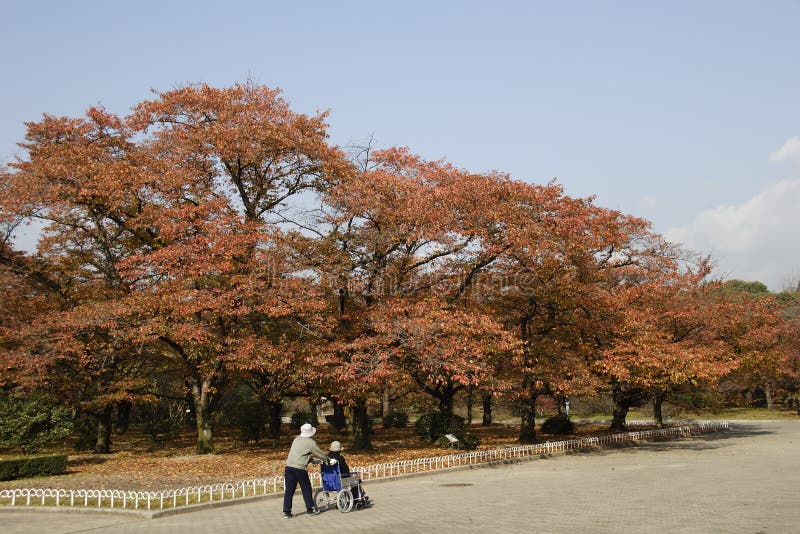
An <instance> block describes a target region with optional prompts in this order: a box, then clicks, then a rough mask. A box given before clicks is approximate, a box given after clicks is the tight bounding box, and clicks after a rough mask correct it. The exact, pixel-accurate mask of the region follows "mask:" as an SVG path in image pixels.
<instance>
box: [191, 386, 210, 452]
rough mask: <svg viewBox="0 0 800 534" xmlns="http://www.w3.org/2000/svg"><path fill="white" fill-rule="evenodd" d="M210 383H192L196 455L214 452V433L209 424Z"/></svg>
mask: <svg viewBox="0 0 800 534" xmlns="http://www.w3.org/2000/svg"><path fill="white" fill-rule="evenodd" d="M210 389H211V383H210V380H208V379H204V380H199V379H195V380H193V381H192V396H193V398H194V414H195V419H196V421H197V449H196V450H197V454H210V453H213V452H214V432H213V429H212V424H211V406H210V405H211V393H210V391H209V390H210Z"/></svg>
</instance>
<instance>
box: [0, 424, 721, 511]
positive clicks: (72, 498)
mask: <svg viewBox="0 0 800 534" xmlns="http://www.w3.org/2000/svg"><path fill="white" fill-rule="evenodd" d="M642 424H648V425H649V424H651V423H649V422H642V421H631V422H629V423H628V426H637V425H642ZM728 428H729V424H728V422H727V421H706V422H698V423H691V424H685V425H681V426H675V427H670V428H662V429H658V430H639V431H633V432H625V433H621V434H610V435H606V436H600V437H592V438H583V439H569V440H564V441H551V442H546V443H537V444H534V445H519V446H509V447H498V448H496V449H491V450H485V451H472V452H462V453H457V454H448V455H445V456H433V457H430V458H417V459H415V460H404V461H401V462H389V463H383V464H373V465H369V466H363V467H354V468H353V469H352V470H353V471H356V472H358V473H360V474H361V477H362V478H363V479H364V480H371V479H377V478H384V477H395V476H403V475H410V474H413V473H419V472H424V471H436V470H440V469H449V468H453V467H460V466H465V465H477V464H483V463H489V462H498V461H504V460H514V459H520V458H525V457H531V456H539V455H542V454H551V453H556V452H565V451H574V450H580V449H588V448H593V447H598V446H602V445H610V444H620V443H628V442H634V441H639V440H646V439H653V438H672V437H685V436H691V435H693V434H701V433H706V432H715V431H719V430H728ZM310 476H311V482H312V484H314V485H315V486H319V485H320V484H321V481H320V474H319V473H310ZM283 484H284V480H283V477H282V476H274V477H270V478H259V479H253V480H244V481H241V482H235V483H222V484H211V485H207V486H195V487H191V488H181V489H173V490H164V491H124V490H112V489H80V490H69V489H42V488H36V489H30V488H14V489H4V490H0V505H8V504H10V505H11V506H58V507H62V506H63V507H76V508H112V509H113V508H117V509H133V510H154V509H157V510H163V509H167V508H176V507H179V506H189V505H192V504H198V503H208V502H218V501H224V500H231V499H238V498H243V497H253V496H258V495H266V494H269V493H278V492H281V493H282V492H283V489H284V486H283Z"/></svg>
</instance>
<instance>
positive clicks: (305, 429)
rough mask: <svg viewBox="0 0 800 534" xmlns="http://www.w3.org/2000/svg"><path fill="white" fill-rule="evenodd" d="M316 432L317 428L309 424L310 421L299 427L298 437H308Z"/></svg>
mask: <svg viewBox="0 0 800 534" xmlns="http://www.w3.org/2000/svg"><path fill="white" fill-rule="evenodd" d="M316 433H317V429H316V428H314V427H313V426H311V423H306V424H304V425H303V426H301V427H300V437H301V438H310V437H311V436H313V435H314V434H316Z"/></svg>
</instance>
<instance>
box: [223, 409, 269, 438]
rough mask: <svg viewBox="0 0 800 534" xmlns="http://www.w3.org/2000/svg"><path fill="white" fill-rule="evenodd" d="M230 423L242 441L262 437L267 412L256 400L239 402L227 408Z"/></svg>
mask: <svg viewBox="0 0 800 534" xmlns="http://www.w3.org/2000/svg"><path fill="white" fill-rule="evenodd" d="M228 417H229V421H230V424H231V425H232V426H233V427H234V428H236V429H237V430H238V431H239V436H240V437H241V438H242V440H243V441H245V442H247V441H255V442H256V443H258V442H259V440H260V439H261V438H262V437H264V431H265V429H266V426H267V412H266V410H264V408H263V407H262V406H261V404H259V403H258V401H251V402H240V403H237V404H236V405H235V406H232V407H231V408H230V409H229V413H228Z"/></svg>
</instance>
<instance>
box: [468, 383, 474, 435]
mask: <svg viewBox="0 0 800 534" xmlns="http://www.w3.org/2000/svg"><path fill="white" fill-rule="evenodd" d="M473 393H474V391H473V389H472V388H471V387H470V388H469V389H468V390H467V427H471V426H472V395H473Z"/></svg>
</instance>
